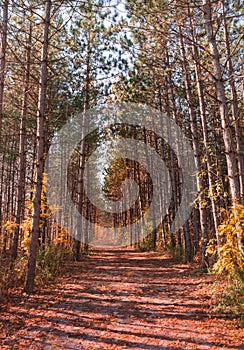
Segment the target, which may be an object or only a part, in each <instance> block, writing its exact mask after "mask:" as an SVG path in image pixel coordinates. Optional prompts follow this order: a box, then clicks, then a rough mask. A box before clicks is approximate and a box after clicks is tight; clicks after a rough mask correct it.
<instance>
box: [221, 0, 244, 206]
mask: <svg viewBox="0 0 244 350" xmlns="http://www.w3.org/2000/svg"><path fill="white" fill-rule="evenodd" d="M221 6H222V14H223V23H224V36H225V46H226V53H227V60H226V61H227V67H228V71H229V72H228V73H229V84H230V92H231V111H232V117H233V120H234V127H235V138H236V152H237V162H238V172H239V174H238V175H239V183H240V202H241V204H244V149H243V141H242V140H243V135H242V130H241V126H240V113H239V108H238V100H237V93H236V86H235V80H234V69H233V64H232V54H231V48H230V38H229V31H228V26H227V21H226V12H225V2H224V1H221Z"/></svg>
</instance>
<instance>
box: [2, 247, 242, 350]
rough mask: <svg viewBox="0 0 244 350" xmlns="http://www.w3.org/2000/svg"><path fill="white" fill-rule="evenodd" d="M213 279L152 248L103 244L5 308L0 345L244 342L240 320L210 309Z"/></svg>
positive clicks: (232, 345)
mask: <svg viewBox="0 0 244 350" xmlns="http://www.w3.org/2000/svg"><path fill="white" fill-rule="evenodd" d="M208 279H209V277H206V276H203V275H199V274H194V273H193V272H192V270H190V269H189V268H188V267H187V266H186V265H177V264H175V263H173V262H172V261H171V260H170V259H167V258H165V257H161V256H157V255H155V254H152V253H137V252H132V251H126V250H117V251H116V250H106V251H99V250H96V251H94V252H93V254H92V256H90V257H86V258H84V259H83V261H82V262H80V263H78V264H77V265H76V267H75V271H74V273H73V274H72V275H70V276H68V277H65V278H60V279H59V281H58V284H55V285H54V286H52V287H51V288H46V289H44V290H42V291H41V292H40V293H38V294H35V295H33V296H31V297H29V298H27V297H25V298H22V299H21V300H18V298H16V300H15V303H14V304H11V305H9V306H8V307H5V308H3V309H2V310H1V317H0V320H1V322H2V325H4V328H2V334H1V338H0V344H1V345H0V349H55V348H57V349H89V350H91V349H148V350H154V349H176V350H177V349H194V350H198V349H244V334H243V330H240V329H237V328H236V325H235V321H233V320H227V319H224V318H222V317H220V316H217V315H213V314H210V312H209V308H210V301H209V298H207V297H206V295H205V294H204V293H203V292H202V288H201V287H202V284H203V283H207V282H208ZM209 281H210V279H209ZM241 339H242V340H243V342H242V341H241Z"/></svg>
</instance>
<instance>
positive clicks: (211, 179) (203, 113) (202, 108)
mask: <svg viewBox="0 0 244 350" xmlns="http://www.w3.org/2000/svg"><path fill="white" fill-rule="evenodd" d="M188 13H189V16H190V21H191V34H192V53H193V59H194V68H195V74H196V83H197V93H198V100H199V109H200V117H201V125H202V133H203V144H204V150H205V157H206V163H207V172H208V184H209V196H210V201H211V207H212V215H213V222H214V234H216V235H217V228H218V224H219V223H218V217H217V206H216V203H215V193H214V177H213V171H212V168H211V167H212V164H211V157H210V154H209V142H208V128H207V120H206V105H205V99H204V90H203V84H202V75H201V66H200V58H199V53H198V47H197V45H196V40H195V33H194V25H193V23H192V19H193V17H192V14H191V12H190V9H189V8H188ZM217 241H218V237H217Z"/></svg>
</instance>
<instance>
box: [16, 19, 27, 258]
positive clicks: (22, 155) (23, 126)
mask: <svg viewBox="0 0 244 350" xmlns="http://www.w3.org/2000/svg"><path fill="white" fill-rule="evenodd" d="M31 41H32V24H31V22H30V30H29V39H28V43H27V47H26V68H25V76H24V86H23V101H22V111H21V122H20V141H19V166H18V170H19V171H18V175H19V178H18V193H17V210H16V217H15V224H16V225H17V227H16V228H15V230H14V237H13V244H12V249H11V257H12V259H13V260H15V259H16V258H17V251H18V241H19V232H20V223H21V215H22V213H23V207H24V203H23V200H24V193H25V165H26V164H25V163H26V156H25V146H26V142H25V139H26V115H27V102H28V91H29V80H30V59H31Z"/></svg>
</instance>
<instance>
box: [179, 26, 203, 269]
mask: <svg viewBox="0 0 244 350" xmlns="http://www.w3.org/2000/svg"><path fill="white" fill-rule="evenodd" d="M179 35H180V45H181V54H182V59H183V71H184V81H185V88H186V96H187V102H188V111H189V116H190V126H191V133H192V146H193V152H194V158H195V164H196V169H197V172H198V174H197V189H198V197H199V213H200V227H201V234H202V265H203V266H204V265H205V259H206V257H205V250H206V246H207V238H208V237H207V213H206V208H205V202H206V198H205V195H204V193H203V190H204V181H203V179H202V177H201V176H200V172H201V170H202V169H201V168H202V167H201V154H200V150H199V146H198V145H199V135H198V133H197V123H196V115H195V111H194V105H193V96H192V89H191V84H190V79H189V74H188V70H189V69H188V64H187V58H186V52H185V47H184V42H183V37H182V33H181V26H180V25H179Z"/></svg>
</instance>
